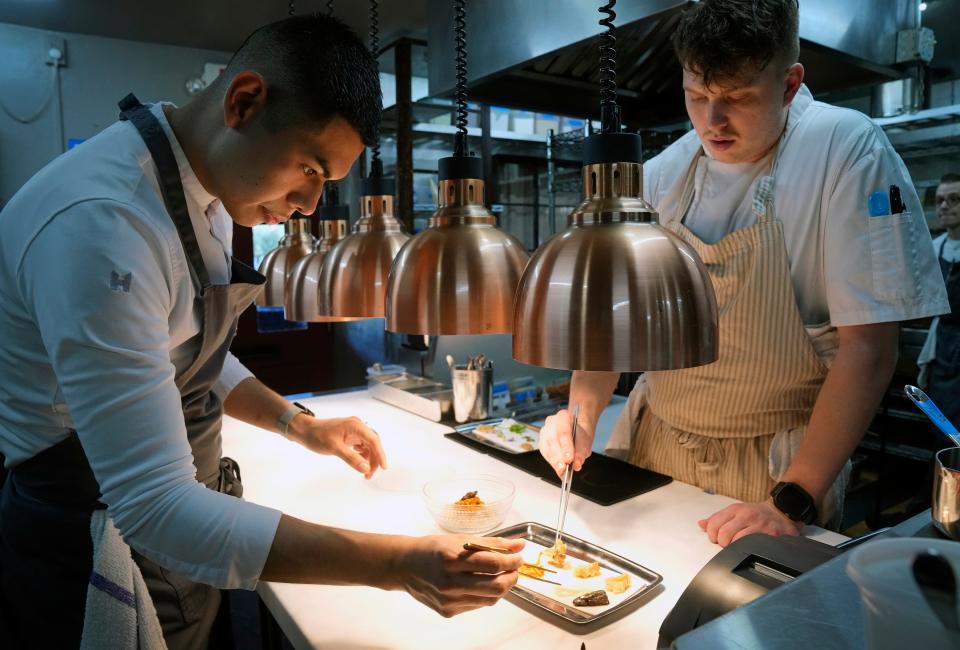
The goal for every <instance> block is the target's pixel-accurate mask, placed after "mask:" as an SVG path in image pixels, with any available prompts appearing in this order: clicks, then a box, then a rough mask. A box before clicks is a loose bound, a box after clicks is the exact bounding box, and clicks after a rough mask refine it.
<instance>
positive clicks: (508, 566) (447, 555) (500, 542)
mask: <svg viewBox="0 0 960 650" xmlns="http://www.w3.org/2000/svg"><path fill="white" fill-rule="evenodd" d="M409 542H410V545H409V547H408V548H407V550H406V551H405V552H403V553H401V554H400V556H399V560H398V563H399V566H398V568H399V570H400V578H401V583H402V586H403V588H404V589H405V590H406V591H407V592H408V593H409V594H410V595H411V596H413V597H414V598H416V599H417V600H419V601H420V602H421V603H423V604H424V605H426V606H427V607H429V608H430V609H432V610H434V611H436V612H438V613H439V614H440V615H441V616H443V617H445V618H450V617H452V616H456V615H457V614H462V613H463V612H467V611H470V610H471V609H477V608H479V607H487V606H489V605H493V604H495V603H496V602H497V601H498V600H500V599H501V598H502V597H503V596H505V595H506V594H507V592H508V591H510V588H511V587H513V585H515V584H516V582H517V575H518V574H517V569H518V568H520V565H521V564H522V563H523V558H522V557H521V556H520V555H518V554H517V553H518V552H519V551H520V549H522V548H523V545H524V542H523V540H518V539H501V538H497V537H467V536H464V535H432V536H430V537H415V538H410V539H409ZM466 542H474V543H476V544H483V545H485V546H499V547H502V548H507V549H510V550H511V551H513V553H511V554H509V555H506V554H500V553H491V552H489V551H468V550H465V549H464V548H463V545H464V543H466Z"/></svg>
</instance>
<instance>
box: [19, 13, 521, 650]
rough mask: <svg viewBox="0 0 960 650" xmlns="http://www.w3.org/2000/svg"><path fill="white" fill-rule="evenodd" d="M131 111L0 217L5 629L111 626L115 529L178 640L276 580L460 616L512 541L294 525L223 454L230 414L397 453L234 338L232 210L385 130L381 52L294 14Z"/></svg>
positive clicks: (23, 635)
mask: <svg viewBox="0 0 960 650" xmlns="http://www.w3.org/2000/svg"><path fill="white" fill-rule="evenodd" d="M120 108H121V111H122V112H121V120H120V121H119V122H117V123H116V124H114V125H112V126H110V127H109V128H107V129H106V130H104V131H103V132H102V133H100V134H98V135H97V136H95V137H93V138H91V139H90V140H88V141H86V142H84V143H83V144H82V145H80V146H79V147H76V148H74V149H72V150H70V151H69V152H67V153H65V154H64V155H62V156H60V157H58V158H57V159H55V160H54V161H53V162H51V163H50V164H49V165H47V166H46V167H45V168H44V169H42V170H41V171H40V172H38V173H37V174H36V175H35V176H34V177H33V178H32V179H30V180H29V181H28V182H27V183H26V184H25V185H24V186H23V187H22V188H21V189H20V191H18V192H17V194H16V195H15V196H14V197H13V198H12V199H11V200H10V202H9V203H8V204H7V206H6V207H5V208H4V210H3V212H2V213H0V322H2V323H3V328H4V330H3V337H0V377H3V381H2V382H0V454H2V455H3V456H4V457H5V458H6V466H7V468H8V469H9V471H10V473H9V476H8V477H7V480H6V482H5V484H4V485H3V489H2V493H0V618H2V619H4V620H2V621H0V634H5V635H6V636H7V637H8V638H0V647H5V648H6V647H19V646H22V647H29V648H70V647H74V648H75V647H77V645H78V642H79V640H80V638H81V634H82V635H84V636H87V635H88V634H94V635H95V634H103V633H107V632H109V631H110V630H104V629H89V628H85V626H84V616H85V613H90V612H85V608H87V607H88V606H89V607H90V609H91V611H93V610H95V609H96V607H94V606H91V604H93V605H97V604H99V603H103V604H104V607H111V606H113V607H117V606H120V607H124V606H125V607H132V606H133V605H132V604H131V602H132V600H134V596H133V594H132V593H131V592H130V591H128V590H124V589H123V588H122V586H119V585H118V584H117V583H115V582H110V581H109V580H107V579H105V577H104V575H103V574H102V573H99V572H98V571H94V570H93V569H94V566H99V565H94V564H93V558H92V554H93V549H94V548H100V549H103V548H117V543H118V542H119V537H120V536H122V540H123V541H124V542H126V544H129V547H130V549H132V550H133V557H134V560H135V561H136V567H134V566H133V565H132V563H131V568H130V570H129V571H125V572H120V575H122V574H124V573H125V575H126V576H127V577H130V576H131V575H132V574H133V573H134V572H135V571H138V572H139V573H140V574H142V576H143V579H144V580H145V582H146V588H147V589H149V596H150V598H148V599H145V600H146V602H147V603H149V602H150V601H152V603H153V605H154V607H155V609H156V614H155V615H153V614H152V611H149V610H150V608H149V607H147V606H146V605H144V607H145V608H146V609H141V607H140V605H139V604H138V605H137V612H138V616H139V615H140V614H143V615H144V616H141V617H139V618H138V619H137V620H141V621H142V620H144V617H145V618H149V619H151V620H154V621H155V620H156V619H157V618H159V626H155V627H156V628H162V636H163V642H164V643H165V644H166V645H167V646H169V647H170V648H206V647H209V646H210V645H211V644H214V645H215V642H214V641H212V640H211V630H212V629H213V624H214V621H215V619H216V618H217V613H218V609H219V605H220V603H221V595H220V592H219V589H235V588H243V589H253V588H255V587H256V585H257V583H258V581H260V580H269V581H275V582H305V583H307V582H309V583H322V584H358V585H371V586H375V587H379V588H381V589H388V590H401V591H406V592H408V593H409V594H410V595H412V596H413V597H414V598H416V599H417V600H419V601H421V602H422V603H424V604H426V605H427V606H429V607H431V608H433V609H434V610H436V611H437V612H439V613H440V614H442V615H444V616H452V615H455V614H459V613H461V612H465V611H468V610H471V609H475V608H478V607H483V606H488V605H492V604H494V603H495V602H497V600H498V599H499V598H500V597H502V596H503V595H504V594H506V593H507V591H509V589H510V587H511V586H512V585H513V584H514V583H515V582H516V579H517V572H516V569H517V568H518V567H519V566H520V563H521V558H520V556H519V555H518V554H516V553H510V554H506V555H497V554H493V553H490V552H478V553H471V552H467V551H465V550H464V548H463V544H464V542H465V541H467V539H468V538H465V537H460V536H452V535H450V536H432V537H407V536H401V535H383V534H371V533H360V532H354V531H349V530H340V529H336V528H331V527H328V526H322V525H318V524H314V523H309V522H306V521H301V520H299V519H296V518H294V517H292V516H289V515H286V514H283V513H281V512H279V511H277V510H275V509H273V508H268V507H264V506H261V505H258V504H255V503H250V502H246V501H244V500H242V499H240V498H238V497H239V496H240V483H239V478H240V477H239V473H238V472H237V470H236V468H235V464H234V463H232V461H229V460H228V459H222V458H221V448H220V444H221V440H220V427H221V421H222V415H223V413H224V412H226V413H227V414H229V415H231V416H233V417H236V418H239V419H240V420H243V421H245V422H248V423H251V424H254V425H257V426H260V427H262V428H263V429H267V430H269V431H272V432H277V433H280V434H282V435H284V436H286V437H288V438H290V439H291V440H294V441H296V442H297V443H299V444H301V445H303V446H305V447H307V448H308V449H311V450H313V451H316V452H317V453H322V454H333V455H336V456H338V457H340V458H341V459H343V460H344V461H345V462H346V463H347V464H349V465H350V466H351V467H352V468H354V469H355V470H357V471H358V472H360V473H361V474H363V475H364V476H365V477H367V478H369V477H371V476H372V475H373V474H374V472H376V471H378V469H379V468H383V467H386V454H385V452H384V450H383V447H382V445H381V444H380V441H379V438H378V437H377V435H376V433H375V432H374V431H372V430H371V429H370V428H369V427H367V426H366V425H364V424H363V423H362V422H361V421H360V420H359V419H357V418H330V419H321V418H317V417H314V415H313V414H312V413H310V412H309V411H308V410H306V409H304V408H303V407H301V406H299V405H296V404H290V403H289V402H287V401H286V400H285V399H283V398H282V397H280V396H279V395H277V394H276V393H274V392H273V391H271V390H269V389H268V388H267V387H266V386H264V385H263V384H261V383H260V382H259V381H257V380H256V378H254V377H253V376H252V375H251V373H250V372H249V371H248V370H247V369H246V368H244V367H243V366H242V365H241V364H240V363H239V361H238V360H237V359H236V358H234V357H233V356H232V355H231V354H230V353H229V346H230V342H231V340H232V339H233V334H234V332H235V331H236V322H237V317H238V315H239V314H240V312H241V311H243V310H244V309H245V308H246V307H247V306H249V305H250V303H251V302H252V301H253V298H254V296H255V295H256V294H257V293H258V291H260V290H261V287H262V284H263V282H264V278H263V276H261V275H260V274H258V273H257V272H256V271H254V270H253V269H251V268H250V267H248V266H246V265H244V264H242V263H241V262H239V261H238V260H236V259H234V258H233V257H232V254H231V253H232V232H233V226H234V224H238V225H240V226H245V227H252V226H255V225H257V224H261V223H281V222H284V221H286V220H287V219H288V218H289V217H290V215H291V214H292V213H293V212H294V211H300V212H303V213H305V214H310V213H312V212H313V211H314V209H315V208H316V205H317V202H318V200H319V197H320V194H321V192H322V189H323V185H324V182H326V181H328V180H336V179H341V178H343V177H344V176H346V174H347V173H348V171H349V170H350V167H351V166H352V165H353V163H354V161H355V160H356V159H357V157H358V156H359V154H360V152H361V151H362V150H363V147H364V144H367V145H370V144H372V143H373V141H374V134H375V132H376V129H377V126H378V122H379V120H380V113H381V94H380V81H379V76H378V73H377V66H376V62H375V61H374V59H373V57H372V56H371V54H370V53H369V51H368V50H367V48H366V47H365V46H364V45H363V43H362V42H361V41H360V40H359V39H358V38H357V37H356V35H355V34H353V33H352V32H351V31H350V30H349V29H348V28H347V27H346V26H345V25H344V24H343V23H341V22H340V21H338V20H336V19H334V18H330V17H326V16H319V15H316V16H296V17H292V18H288V19H286V20H283V21H280V22H277V23H273V24H270V25H266V26H264V27H262V28H260V29H258V30H257V31H256V32H254V33H253V34H252V35H251V36H250V37H249V38H248V39H247V40H246V41H245V42H244V43H243V45H241V47H240V48H239V50H238V51H237V52H236V53H235V54H234V56H233V58H232V59H231V61H230V63H229V64H228V65H227V67H226V69H225V70H224V72H223V73H222V74H221V75H220V77H219V78H218V79H217V80H216V81H215V82H214V83H212V84H211V85H210V86H209V87H208V88H207V89H205V90H204V91H203V92H202V93H200V94H199V95H198V96H197V97H196V98H194V99H193V100H191V101H190V102H189V103H188V104H186V105H184V106H182V107H179V108H178V107H176V106H174V105H172V104H169V103H155V104H152V105H143V104H140V102H139V101H138V100H137V99H136V98H135V97H134V96H133V95H129V96H128V97H127V98H125V99H124V100H123V101H122V102H121V103H120ZM316 498H317V499H335V498H336V495H316ZM104 513H106V514H105V515H104ZM114 526H115V528H114ZM110 531H113V535H112V537H111V535H110ZM116 531H119V535H117V534H116ZM91 535H93V537H94V539H91ZM101 536H102V537H101ZM497 543H498V544H500V545H503V546H505V547H507V548H508V549H510V550H512V551H517V550H519V548H520V547H522V543H516V542H511V541H508V540H499V541H498V542H497ZM119 544H120V547H121V548H123V549H124V551H121V552H118V553H117V554H116V557H115V558H113V559H115V560H116V561H118V562H121V564H122V561H123V557H122V556H126V562H127V563H130V553H129V549H126V547H125V546H123V545H122V544H123V542H119ZM97 561H98V562H99V561H101V558H100V556H99V555H98V556H97ZM105 568H109V567H105ZM137 584H138V583H137V580H136V579H134V580H133V581H132V585H133V586H134V587H135V586H137ZM138 593H139V592H138ZM103 594H112V595H113V597H112V598H113V600H109V599H108V600H107V601H104V600H103V599H104V596H103ZM125 594H126V595H125ZM135 600H136V602H137V603H140V602H142V601H140V600H139V599H135ZM114 601H115V602H114ZM117 603H119V604H117ZM124 611H126V610H124ZM318 615H322V612H318ZM123 620H128V619H127V618H124V619H123ZM119 624H120V620H119V618H115V619H113V620H112V621H111V625H119ZM93 627H94V628H96V627H97V626H93ZM106 627H111V626H106ZM3 630H6V632H5V633H4V632H3ZM159 634H160V633H159V632H157V635H159ZM133 638H137V637H136V636H134V637H133ZM100 647H107V645H101V646H100ZM113 647H117V646H116V645H114V646H113Z"/></svg>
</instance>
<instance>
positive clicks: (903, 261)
mask: <svg viewBox="0 0 960 650" xmlns="http://www.w3.org/2000/svg"><path fill="white" fill-rule="evenodd" d="M867 223H868V224H869V232H870V265H871V267H872V269H873V287H874V291H875V293H876V295H877V297H879V298H880V299H885V300H899V299H903V298H909V297H913V294H914V293H915V287H919V286H921V282H920V267H919V261H918V259H917V241H916V233H915V232H914V230H915V229H914V227H913V213H912V212H903V213H901V214H885V215H882V216H879V217H869V218H868V220H867ZM901 269H902V270H901ZM904 272H905V273H908V274H910V275H911V278H910V281H909V282H908V281H906V279H905V278H904V277H902V273H904Z"/></svg>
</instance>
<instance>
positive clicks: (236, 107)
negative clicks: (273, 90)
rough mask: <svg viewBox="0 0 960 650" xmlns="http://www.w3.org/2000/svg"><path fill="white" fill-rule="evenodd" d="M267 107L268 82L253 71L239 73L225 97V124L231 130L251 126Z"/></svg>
mask: <svg viewBox="0 0 960 650" xmlns="http://www.w3.org/2000/svg"><path fill="white" fill-rule="evenodd" d="M266 105H267V82H266V80H264V78H263V76H262V75H260V73H258V72H254V71H253V70H243V71H241V72H238V73H237V74H236V75H235V76H234V77H233V80H232V81H231V82H230V85H229V86H227V92H226V93H224V96H223V122H224V124H225V125H226V126H228V127H229V128H231V129H239V128H241V127H243V126H244V125H246V124H249V123H250V122H251V121H252V120H253V119H254V118H255V117H256V116H257V115H259V114H260V113H261V112H262V111H263V109H264V107H265V106H266Z"/></svg>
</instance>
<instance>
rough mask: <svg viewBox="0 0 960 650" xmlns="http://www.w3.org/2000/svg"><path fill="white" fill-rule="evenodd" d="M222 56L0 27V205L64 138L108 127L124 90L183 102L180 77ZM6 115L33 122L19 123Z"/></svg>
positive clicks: (148, 98)
mask: <svg viewBox="0 0 960 650" xmlns="http://www.w3.org/2000/svg"><path fill="white" fill-rule="evenodd" d="M61 42H62V43H63V45H64V46H65V50H66V66H65V67H61V68H60V69H59V70H58V72H59V75H58V77H59V78H57V77H55V75H54V68H53V66H50V65H47V63H46V61H47V59H48V54H47V52H48V50H49V48H50V46H51V45H53V44H59V43H61ZM228 58H229V53H227V52H219V51H216V50H201V49H194V48H186V47H175V46H170V45H158V44H153V43H140V42H135V41H127V40H121V39H115V38H103V37H99V36H87V35H83V34H71V33H62V32H61V33H58V32H49V31H44V30H39V29H33V28H29V27H21V26H19V25H10V24H5V23H0V62H2V64H0V103H2V106H0V204H2V203H4V202H6V201H7V200H9V199H10V197H11V196H13V194H14V193H15V192H16V191H17V189H19V188H20V186H21V185H23V183H24V182H26V180H27V179H28V178H30V176H32V175H33V174H34V173H35V172H36V171H37V170H39V169H40V168H41V167H43V166H44V165H45V164H46V163H48V162H49V161H50V160H52V159H53V158H54V157H56V156H57V155H58V154H60V153H62V152H63V151H64V149H65V148H66V146H67V141H68V140H70V139H87V138H89V137H91V136H93V135H95V134H96V133H98V132H99V131H101V130H103V129H104V128H105V127H107V126H109V125H110V124H112V123H113V122H114V121H115V120H116V118H117V102H118V101H119V100H120V99H121V98H122V97H123V96H124V95H126V94H127V93H128V92H134V93H136V94H137V96H138V97H139V98H140V99H141V100H142V101H153V100H157V99H164V100H169V101H172V102H174V103H177V104H183V103H185V102H186V101H187V100H188V99H189V97H190V96H189V95H188V94H187V91H186V86H185V84H186V82H187V80H188V79H191V78H195V77H199V76H200V75H201V73H202V72H203V65H204V63H225V62H226V61H227V59H228ZM41 107H43V110H42V111H41V110H39V109H41ZM4 108H5V109H6V110H4ZM7 111H10V112H12V113H13V114H14V115H16V116H17V117H20V118H29V117H31V116H32V115H33V114H36V118H35V119H34V120H33V121H31V122H30V123H29V124H21V123H19V122H17V121H16V120H14V119H13V118H11V116H10V115H9V114H8V113H7ZM38 112H39V113H38ZM37 113H38V114H37ZM61 124H62V129H61ZM61 134H62V135H61Z"/></svg>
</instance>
